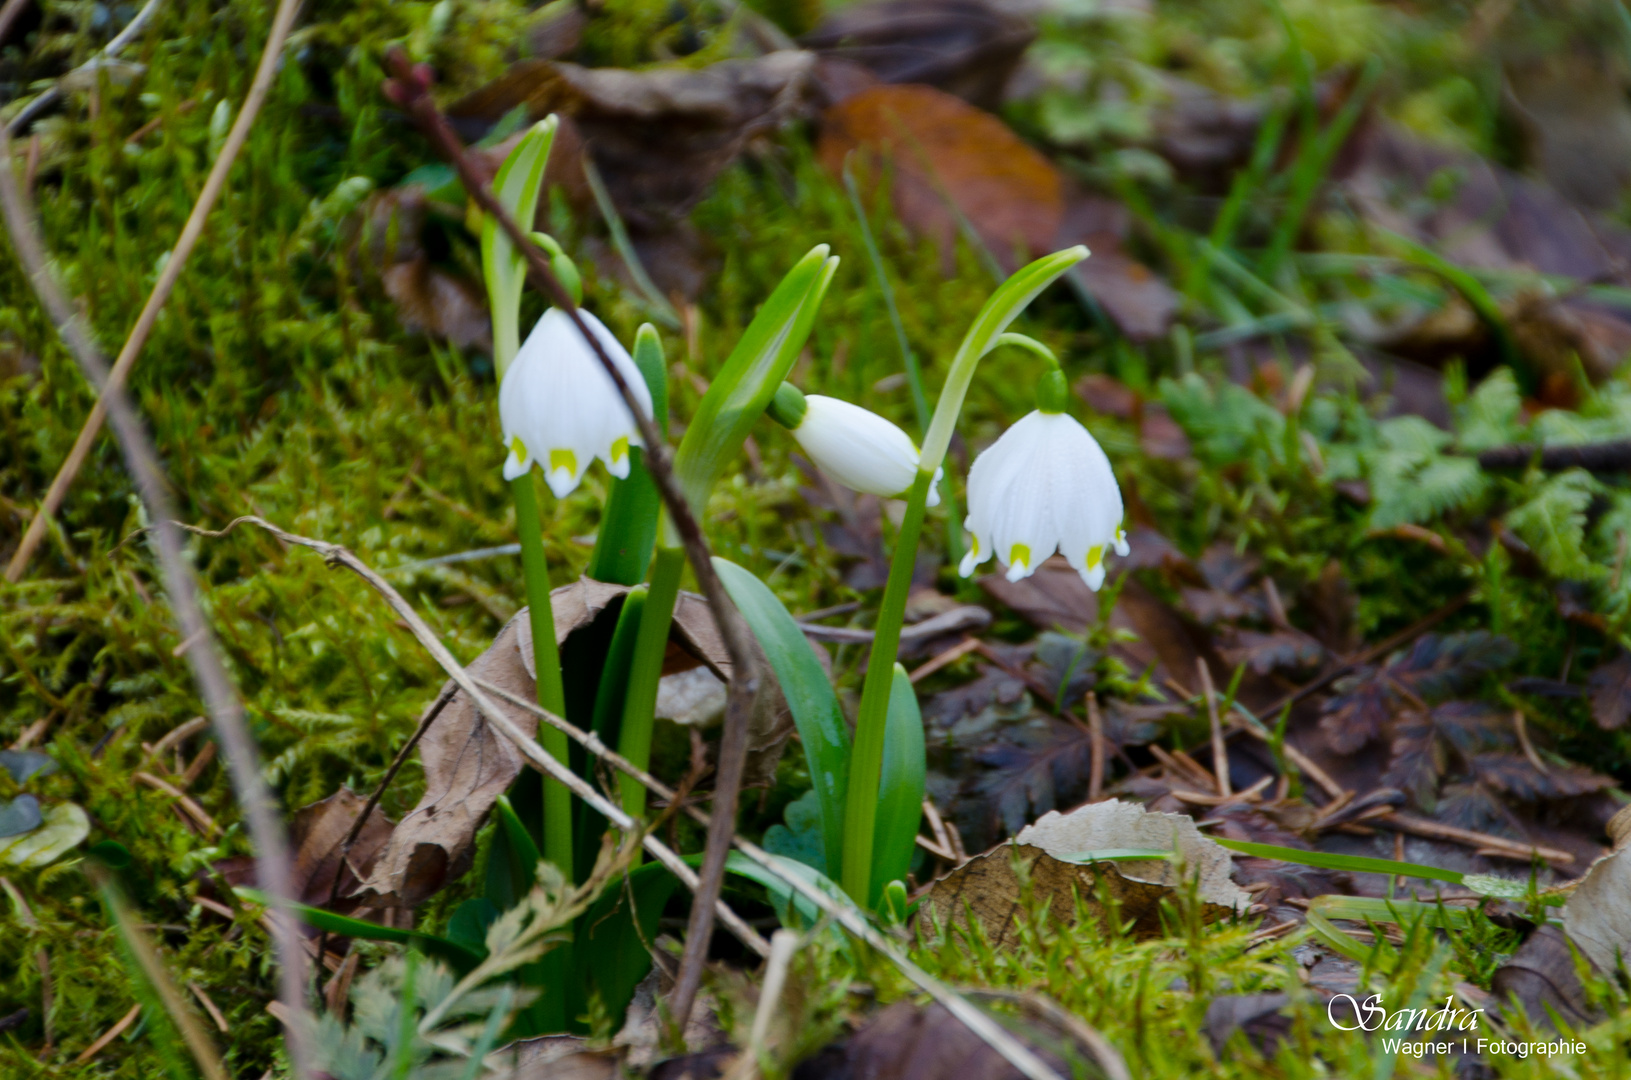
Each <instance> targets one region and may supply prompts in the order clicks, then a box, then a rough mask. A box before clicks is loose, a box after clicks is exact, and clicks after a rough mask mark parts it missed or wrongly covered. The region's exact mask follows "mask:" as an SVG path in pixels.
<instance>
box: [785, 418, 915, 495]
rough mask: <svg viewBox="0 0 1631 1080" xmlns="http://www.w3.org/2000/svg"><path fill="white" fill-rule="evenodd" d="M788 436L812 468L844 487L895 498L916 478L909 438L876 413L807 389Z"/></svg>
mask: <svg viewBox="0 0 1631 1080" xmlns="http://www.w3.org/2000/svg"><path fill="white" fill-rule="evenodd" d="M804 403H805V407H806V408H805V413H804V419H803V420H801V421H799V426H798V427H796V428H794V429H793V438H795V439H797V440H798V444H799V446H800V447H801V448H802V449H803V450H804V452H805V453H806V454H809V455H810V460H811V461H814V462H815V464H816V467H817V468H819V469H820V470H821V471H822V472H824V473H826V474H827V475H828V476H830V477H832V478H833V479H834V480H836V481H838V482H839V483H840V484H843V485H844V486H845V487H847V488H853V489H854V490H856V491H864V492H867V493H869V494H872V495H882V496H885V497H894V496H898V495H902V494H904V493H905V492H907V491H908V490H910V489H911V486H912V483H913V481H914V480H916V479H917V461H918V453H917V447H915V446H913V445H912V440H911V437H910V436H908V435H907V434H906V432H904V431H902V430H901V429H900V428H898V427H896V426H895V425H894V424H892V423H890V422H889V421H888V420H885V419H884V418H883V417H881V416H879V415H878V414H877V413H875V412H871V411H869V410H867V409H863V408H861V407H860V406H859V405H852V404H850V403H849V402H847V401H840V400H839V399H838V398H830V397H823V396H822V395H820V394H811V395H809V396H808V397H806V398H805V399H804Z"/></svg>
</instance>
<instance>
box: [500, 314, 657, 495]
mask: <svg viewBox="0 0 1631 1080" xmlns="http://www.w3.org/2000/svg"><path fill="white" fill-rule="evenodd" d="M578 313H579V314H580V315H581V316H582V317H583V321H584V323H585V324H587V325H588V327H589V330H590V332H591V333H593V334H594V335H595V337H596V338H597V339H598V340H599V341H600V344H601V345H602V347H604V348H605V350H606V354H607V355H608V356H610V357H611V358H612V363H613V364H615V365H616V366H617V370H618V371H619V372H620V373H621V374H622V376H623V380H624V381H625V382H627V383H628V384H629V388H630V389H632V390H633V391H634V395H635V397H636V398H638V399H639V401H640V405H641V408H642V409H643V410H644V411H645V414H646V415H647V416H648V417H649V416H650V415H651V391H650V390H648V389H647V388H646V381H645V379H643V378H641V376H640V369H639V368H637V367H635V366H634V361H633V359H631V358H630V357H629V354H628V351H627V350H626V349H624V348H623V346H622V345H620V344H618V341H617V339H616V338H615V337H613V336H612V332H611V331H610V330H608V329H606V327H605V326H604V325H603V324H602V323H601V321H600V320H599V319H597V318H595V317H594V316H593V315H591V314H589V312H587V311H584V310H583V309H581V308H580V309H579V311H578ZM498 416H499V420H500V422H501V423H502V424H503V427H504V445H505V446H507V447H508V448H509V451H510V456H509V457H508V458H507V459H506V460H505V462H504V479H506V480H514V479H515V478H516V477H518V476H525V475H526V473H527V470H528V469H530V468H532V463H533V462H534V461H536V462H537V463H538V464H539V466H540V467H541V468H542V469H543V470H544V480H545V481H546V482H547V483H548V484H549V490H551V491H553V492H554V493H555V497H556V498H558V499H559V498H564V497H565V496H567V495H570V494H571V493H572V491H573V490H574V489H575V488H577V486H578V483H579V481H581V480H582V479H583V474H584V472H586V471H587V470H588V468H589V463H590V461H592V460H593V459H595V458H597V457H598V458H599V459H600V460H602V461H604V462H605V463H606V471H607V472H609V473H611V474H612V475H613V476H616V477H619V478H621V477H626V476H628V475H629V448H630V447H632V446H641V445H643V444H642V443H641V441H640V429H639V427H638V426H637V425H636V424H635V421H634V417H633V416H632V415H630V413H629V408H628V405H627V404H626V403H625V402H624V401H623V395H622V394H620V393H619V392H618V389H617V384H616V383H614V382H612V378H611V376H610V375H608V374H607V373H606V369H605V368H604V367H602V366H601V363H600V360H599V358H598V357H596V356H595V354H594V350H592V349H591V348H590V347H589V343H588V342H587V341H585V340H584V339H583V335H582V334H580V333H579V332H578V328H577V327H576V326H574V325H572V320H571V318H570V317H569V316H568V315H567V314H566V312H564V311H562V310H560V309H559V308H550V309H549V310H548V311H546V312H544V317H543V318H541V319H539V320H538V325H537V326H534V327H533V328H532V333H531V334H528V335H527V340H526V341H525V342H524V343H522V345H521V351H520V352H519V353H517V354H516V357H515V360H514V361H513V362H511V364H510V367H509V370H508V371H506V372H505V373H504V384H503V385H502V386H500V387H499V390H498Z"/></svg>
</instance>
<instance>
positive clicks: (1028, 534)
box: [958, 411, 1127, 590]
mask: <svg viewBox="0 0 1631 1080" xmlns="http://www.w3.org/2000/svg"><path fill="white" fill-rule="evenodd" d="M1121 514H1122V508H1121V489H1120V488H1119V487H1117V486H1116V477H1115V474H1114V473H1113V472H1111V471H1110V461H1109V459H1108V458H1106V457H1105V456H1104V451H1103V450H1101V449H1099V444H1098V443H1097V442H1095V441H1094V439H1093V436H1092V435H1089V434H1088V432H1087V429H1086V428H1084V427H1083V426H1082V425H1081V424H1079V423H1077V422H1076V421H1075V420H1073V419H1071V418H1070V417H1069V416H1067V415H1065V414H1064V413H1062V412H1041V411H1038V412H1033V413H1031V414H1030V415H1028V416H1026V417H1025V418H1024V419H1023V420H1021V421H1020V422H1019V423H1017V424H1015V425H1014V426H1013V427H1011V428H1009V429H1008V430H1007V431H1005V432H1003V434H1002V437H1001V438H1000V439H998V440H997V441H996V442H995V443H993V444H992V446H991V448H990V449H988V450H986V452H985V453H983V454H981V455H980V456H979V457H978V458H976V459H975V461H974V467H973V468H972V469H970V470H969V473H968V518H967V519H966V520H965V521H964V522H963V527H964V528H966V529H967V530H968V531H969V533H970V535H971V537H972V546H971V547H970V550H969V552H968V553H967V554H966V555H964V556H963V562H962V565H961V566H959V567H958V570H959V572H961V573H962V575H963V576H964V577H967V576H968V575H969V574H971V573H973V572H974V568H975V567H976V566H978V565H980V564H981V563H983V562H985V561H986V560H987V559H989V558H991V556H993V555H996V556H997V557H998V558H1000V559H1001V560H1002V561H1003V562H1005V563H1007V564H1008V580H1009V581H1018V580H1019V579H1020V578H1023V577H1029V576H1030V575H1031V574H1032V572H1034V571H1035V570H1036V568H1037V566H1038V565H1040V564H1041V562H1042V560H1044V559H1046V558H1047V557H1048V556H1050V555H1052V554H1053V553H1054V551H1055V550H1058V551H1060V552H1062V553H1063V554H1064V556H1065V558H1066V559H1067V560H1068V561H1069V562H1070V565H1071V566H1073V567H1075V568H1076V572H1077V573H1079V574H1081V575H1082V580H1083V581H1085V582H1087V585H1088V588H1090V589H1094V590H1097V589H1098V587H1099V586H1100V585H1102V584H1103V583H1104V554H1105V549H1106V548H1114V549H1115V552H1116V554H1117V555H1126V554H1127V537H1126V534H1125V533H1124V532H1123V531H1122V528H1121Z"/></svg>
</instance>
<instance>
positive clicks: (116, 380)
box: [4, 0, 300, 649]
mask: <svg viewBox="0 0 1631 1080" xmlns="http://www.w3.org/2000/svg"><path fill="white" fill-rule="evenodd" d="M155 2H156V0H155ZM152 6H153V4H152V3H150V4H149V5H148V7H149V8H151V7H152ZM299 7H300V0H278V8H277V14H276V15H274V16H273V17H272V31H271V33H270V34H269V35H268V36H267V39H266V47H265V48H264V49H263V50H262V51H261V59H260V67H258V68H257V69H256V71H255V78H254V81H253V82H251V83H250V84H249V93H248V94H247V95H246V96H245V97H244V103H243V107H242V108H241V109H239V110H238V118H237V119H236V120H235V121H234V122H233V124H232V130H231V131H229V132H228V133H227V137H226V141H225V142H224V143H222V144H221V152H220V153H219V154H217V155H216V156H215V165H214V166H213V167H212V168H211V169H210V174H209V177H208V178H207V179H206V180H205V181H204V189H203V190H202V191H200V192H199V193H198V201H197V202H195V203H193V209H192V213H191V214H190V215H188V217H187V224H186V225H184V226H183V227H182V230H181V236H180V238H179V239H177V240H176V246H175V247H174V248H172V249H171V251H170V254H169V258H168V260H167V261H166V262H165V264H164V269H163V270H161V271H159V279H158V281H156V282H155V283H154V284H153V291H152V292H151V293H150V294H148V297H147V303H146V304H145V305H143V307H142V312H141V314H140V315H138V316H137V317H136V325H135V326H132V327H131V328H130V335H129V336H128V337H126V338H125V344H124V347H123V348H121V349H120V350H119V357H118V359H116V360H115V361H114V362H113V371H112V372H111V373H110V374H109V375H108V378H107V385H106V386H101V387H99V392H100V393H101V395H102V396H101V398H100V399H99V400H98V401H97V403H96V405H95V406H94V407H93V408H92V409H91V414H90V415H89V416H87V417H86V418H85V424H84V426H83V427H81V428H80V429H79V437H78V438H76V439H75V440H74V446H73V449H72V450H70V451H68V457H67V459H66V460H65V461H63V463H62V466H61V467H60V468H58V469H57V475H56V476H55V477H53V478H52V480H51V486H50V487H49V488H47V489H46V492H45V498H43V499H42V500H40V508H39V509H38V510H37V511H35V513H34V517H33V519H32V520H31V521H30V522H29V523H28V531H27V532H25V533H24V534H23V539H22V542H21V543H20V544H18V545H17V550H16V552H15V553H13V555H12V557H11V564H10V565H9V566H7V567H6V580H7V581H10V582H16V581H18V580H19V579H21V578H22V576H23V570H24V569H26V568H27V566H28V560H29V559H31V558H33V556H34V549H35V548H37V547H39V544H40V541H41V540H43V539H44V538H45V527H46V523H47V522H48V521H50V519H51V518H52V516H54V515H55V514H56V512H57V510H58V509H59V508H60V507H61V506H62V500H63V499H64V498H65V497H66V496H67V494H68V488H69V486H70V485H71V484H72V483H73V482H74V477H76V476H78V475H79V470H80V469H81V468H82V467H83V466H84V464H85V459H86V458H87V457H89V456H90V452H91V447H92V446H93V445H94V444H95V442H96V436H97V434H98V433H99V432H100V431H101V430H102V422H103V421H104V420H106V419H107V415H108V407H107V399H108V396H109V395H110V394H115V393H117V392H119V390H121V389H122V388H123V387H124V385H125V378H126V376H128V375H129V374H130V369H131V367H132V366H133V365H134V364H135V363H136V357H137V356H138V355H140V354H141V351H142V346H143V345H145V344H146V343H147V336H148V335H149V334H150V333H152V331H153V324H154V323H156V322H158V318H159V312H160V311H162V310H163V309H164V305H165V302H166V301H168V300H169V299H170V293H171V291H172V290H174V289H175V285H176V281H177V280H178V279H179V278H180V277H181V271H182V270H183V269H184V268H185V267H186V265H187V258H188V256H190V255H191V254H192V253H193V248H194V247H195V246H196V245H197V244H198V238H199V237H200V236H202V235H203V233H204V222H205V220H206V219H207V218H208V217H209V214H210V210H211V209H213V208H214V206H215V200H216V199H217V198H218V197H219V196H220V194H221V190H222V189H223V188H224V187H225V186H226V182H227V174H228V173H229V172H231V171H232V163H233V161H235V160H236V159H237V157H238V151H239V150H240V149H241V148H242V147H243V144H244V142H245V141H246V140H247V139H248V138H249V129H250V128H251V127H252V126H253V125H254V122H255V115H256V114H257V113H258V112H260V107H261V103H262V102H264V101H265V100H266V94H267V92H268V91H269V90H270V89H271V88H272V79H273V78H274V77H275V76H276V74H277V64H278V57H279V56H281V55H282V53H283V43H284V42H285V41H286V40H287V39H288V37H289V30H290V28H291V27H292V26H293V25H294V20H295V13H296V12H297V11H298V9H299ZM146 10H147V9H146V8H144V9H143V13H144V14H145V12H146ZM141 17H142V16H141V15H138V16H137V20H139V19H141ZM135 21H136V20H132V23H133V24H134V22H135ZM125 29H126V30H127V31H128V30H129V29H130V27H126V28H125ZM120 37H124V35H123V34H121V35H120ZM116 40H117V39H116ZM111 47H112V46H111V45H110V46H109V48H110V49H111ZM13 123H14V124H15V121H14V122H13ZM11 130H12V126H11V125H8V126H7V130H6V135H5V136H4V137H5V138H8V139H9V137H10V132H11ZM8 157H9V150H8ZM8 167H9V166H8ZM192 641H193V635H191V634H189V635H187V636H186V637H185V638H183V641H182V646H181V648H183V649H185V648H190V647H191V646H192Z"/></svg>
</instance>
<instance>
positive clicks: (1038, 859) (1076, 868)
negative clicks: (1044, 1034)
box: [920, 800, 1251, 948]
mask: <svg viewBox="0 0 1631 1080" xmlns="http://www.w3.org/2000/svg"><path fill="white" fill-rule="evenodd" d="M1126 848H1149V849H1155V850H1162V851H1172V850H1174V849H1175V848H1176V849H1177V851H1178V853H1179V858H1178V859H1174V860H1167V859H1151V860H1116V861H1114V862H1111V861H1099V862H1094V863H1092V864H1083V863H1079V862H1067V861H1064V858H1068V857H1074V856H1077V855H1080V854H1082V853H1084V852H1092V851H1100V850H1108V849H1126ZM1056 856H1060V857H1056ZM1229 872H1230V860H1229V853H1228V852H1227V851H1226V850H1224V849H1223V848H1221V847H1219V846H1218V845H1216V844H1214V843H1213V842H1212V841H1210V840H1208V839H1206V838H1205V837H1203V836H1201V835H1200V833H1199V831H1198V830H1196V828H1195V822H1194V820H1193V819H1191V818H1189V817H1186V816H1184V815H1182V814H1152V813H1148V812H1146V811H1145V810H1144V808H1143V807H1141V806H1137V805H1135V804H1133V803H1123V802H1120V801H1119V800H1110V801H1108V802H1101V803H1091V804H1089V805H1087V806H1083V807H1079V808H1077V809H1076V810H1074V811H1072V812H1071V813H1070V814H1069V815H1062V814H1059V813H1058V812H1057V811H1055V812H1052V813H1049V814H1046V815H1044V816H1043V817H1042V818H1041V819H1040V820H1039V821H1038V822H1037V823H1036V824H1035V825H1032V826H1029V827H1027V828H1026V829H1024V830H1021V832H1020V834H1019V836H1018V837H1016V838H1015V839H1014V841H1013V842H1012V843H1009V844H1003V845H1001V846H999V847H997V848H994V849H993V850H991V851H989V852H987V853H986V854H984V855H980V856H978V857H976V858H973V859H970V860H969V861H968V862H966V863H964V864H962V865H961V866H959V867H958V868H957V869H955V870H953V871H952V872H951V873H949V874H947V875H946V876H945V877H943V878H940V879H939V880H938V881H936V882H935V883H934V886H933V887H932V888H931V889H930V891H929V895H928V897H927V901H926V903H925V905H924V908H923V909H922V910H923V911H927V912H932V913H933V914H934V917H935V918H936V919H938V920H939V922H940V923H942V924H943V925H947V926H962V925H966V920H967V918H968V917H969V916H970V915H972V917H973V918H974V919H976V920H977V921H978V922H979V923H980V924H981V926H982V928H983V929H984V932H985V935H986V937H987V939H988V940H990V941H991V943H992V944H993V945H996V946H998V947H999V948H1000V947H1002V946H1004V945H1005V944H1006V943H1007V942H1008V938H1009V933H1010V931H1011V930H1012V928H1013V925H1014V922H1015V919H1016V918H1017V916H1018V914H1019V912H1020V910H1021V905H1022V893H1023V890H1022V887H1021V877H1020V875H1021V874H1023V875H1025V876H1026V877H1027V878H1028V879H1029V882H1030V886H1031V889H1032V890H1033V895H1034V896H1035V897H1036V898H1037V899H1038V900H1039V901H1040V902H1042V903H1044V904H1046V905H1047V906H1048V909H1049V911H1050V913H1051V915H1052V917H1053V919H1054V921H1055V924H1056V925H1057V926H1059V927H1069V926H1071V925H1073V924H1074V923H1075V921H1076V912H1077V903H1078V898H1080V900H1082V901H1085V902H1086V903H1087V905H1088V908H1089V909H1090V910H1091V911H1093V912H1094V914H1096V915H1098V916H1099V917H1100V918H1101V919H1103V918H1107V917H1108V914H1109V913H1108V911H1107V910H1105V909H1103V908H1101V907H1100V903H1101V897H1105V898H1108V899H1111V900H1113V901H1115V902H1116V904H1117V909H1116V910H1117V912H1118V916H1119V917H1120V918H1121V919H1123V920H1125V921H1127V922H1130V923H1131V924H1132V932H1133V933H1134V934H1135V935H1138V936H1140V937H1146V936H1150V935H1155V934H1159V933H1161V917H1160V907H1161V901H1162V900H1163V899H1164V898H1165V897H1167V896H1170V895H1171V894H1172V893H1173V892H1174V891H1175V890H1176V889H1177V888H1180V887H1182V886H1183V885H1184V884H1185V882H1186V880H1187V879H1186V877H1185V874H1186V873H1198V874H1199V886H1198V888H1199V893H1198V895H1199V897H1200V899H1201V901H1202V902H1203V905H1204V908H1205V912H1206V917H1207V918H1208V919H1209V920H1210V919H1217V918H1224V917H1226V916H1228V915H1229V914H1230V913H1232V912H1234V911H1236V910H1242V911H1243V910H1245V909H1246V908H1247V907H1248V906H1250V903H1251V898H1250V897H1249V896H1248V895H1247V894H1246V893H1245V892H1243V891H1241V890H1240V889H1239V888H1238V887H1237V886H1235V885H1234V883H1233V882H1231V881H1230V880H1229ZM1101 890H1102V892H1101ZM920 917H921V916H920Z"/></svg>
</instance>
